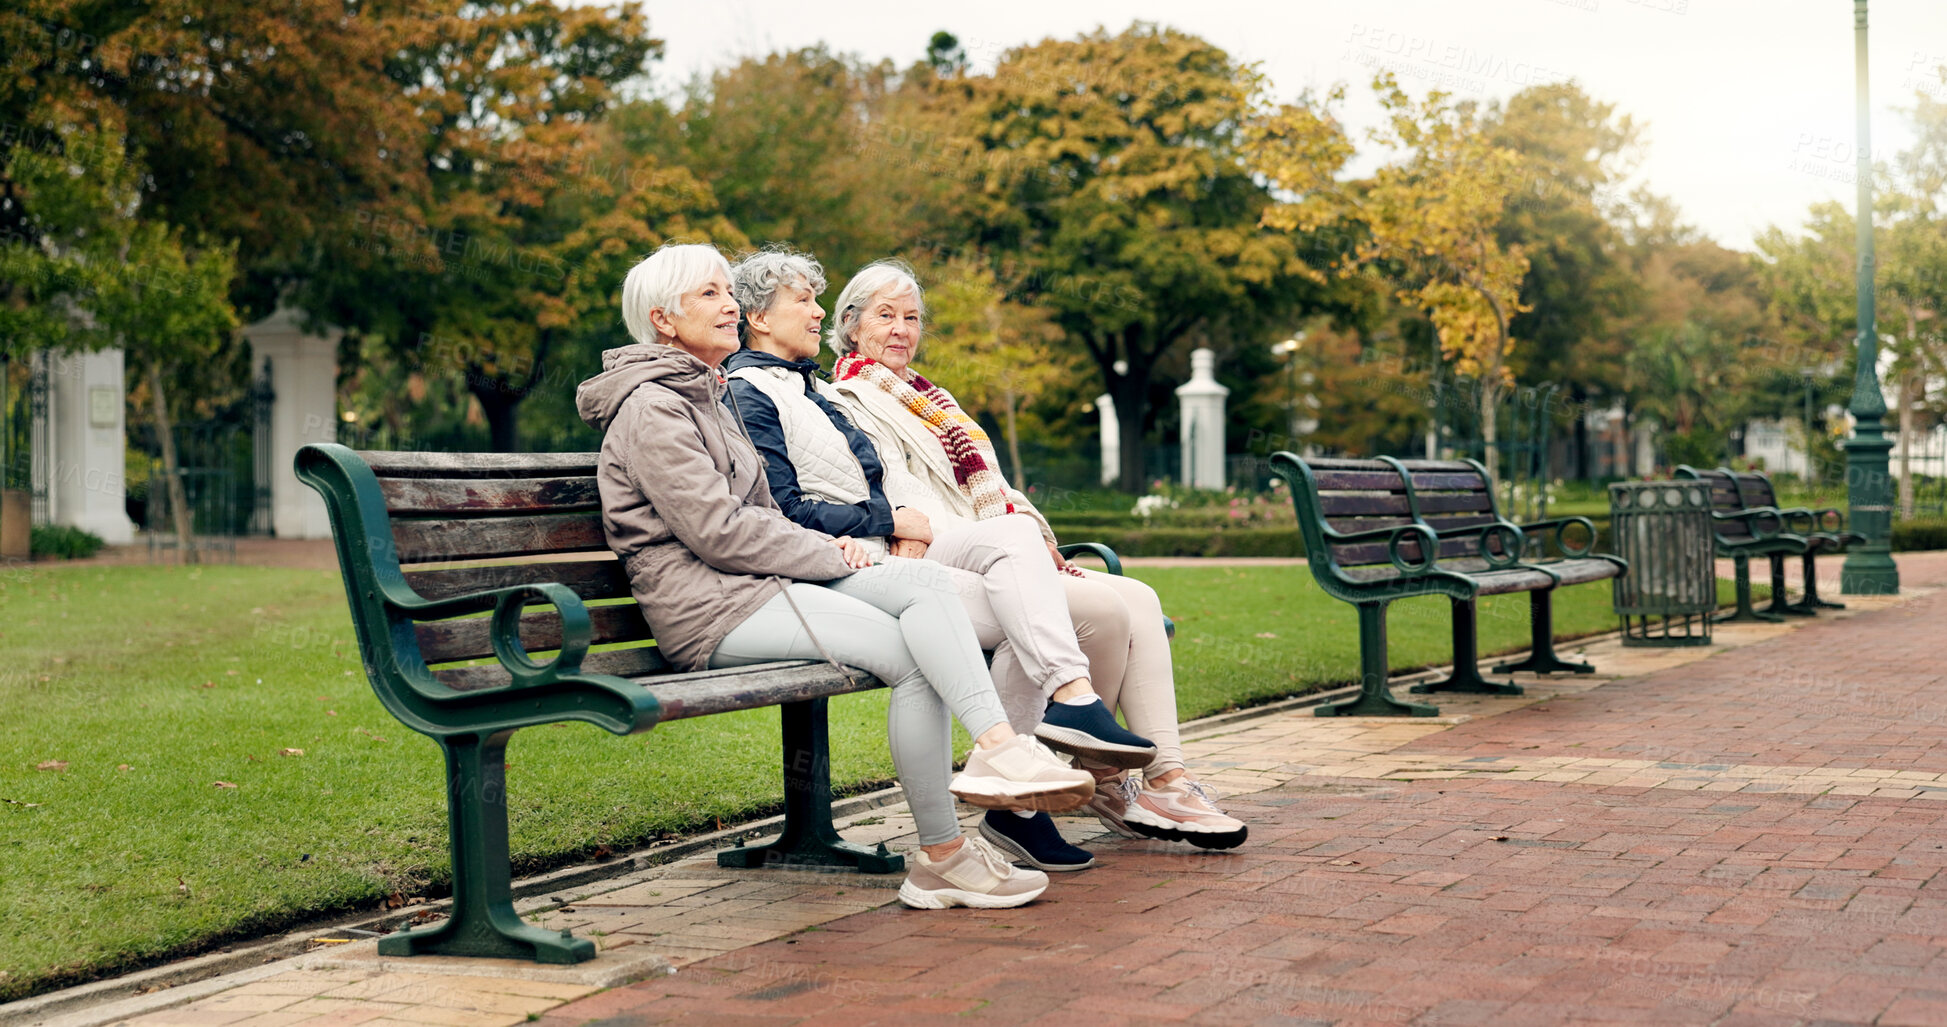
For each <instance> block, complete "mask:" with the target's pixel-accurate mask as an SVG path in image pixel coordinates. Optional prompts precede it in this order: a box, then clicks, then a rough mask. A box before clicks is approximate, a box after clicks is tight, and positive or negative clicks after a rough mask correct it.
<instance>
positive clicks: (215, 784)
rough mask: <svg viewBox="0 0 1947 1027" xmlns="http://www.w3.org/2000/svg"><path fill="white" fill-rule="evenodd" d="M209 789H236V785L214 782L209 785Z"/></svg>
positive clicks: (226, 782)
mask: <svg viewBox="0 0 1947 1027" xmlns="http://www.w3.org/2000/svg"><path fill="white" fill-rule="evenodd" d="M210 787H211V788H235V787H236V785H234V784H231V783H230V782H228V781H217V782H214V783H212V784H211V785H210Z"/></svg>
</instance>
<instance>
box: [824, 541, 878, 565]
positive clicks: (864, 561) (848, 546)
mask: <svg viewBox="0 0 1947 1027" xmlns="http://www.w3.org/2000/svg"><path fill="white" fill-rule="evenodd" d="M832 545H835V546H837V547H838V549H839V551H840V552H842V553H844V554H845V564H846V566H848V567H851V568H852V569H853V570H858V569H861V568H864V567H870V566H872V554H871V553H868V552H866V551H865V546H863V545H861V544H860V543H859V540H858V539H855V538H853V537H852V536H850V535H840V536H839V537H837V538H835V539H832Z"/></svg>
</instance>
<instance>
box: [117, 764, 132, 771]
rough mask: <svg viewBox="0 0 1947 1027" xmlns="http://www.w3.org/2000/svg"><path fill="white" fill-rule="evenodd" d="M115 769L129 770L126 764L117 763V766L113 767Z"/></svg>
mask: <svg viewBox="0 0 1947 1027" xmlns="http://www.w3.org/2000/svg"><path fill="white" fill-rule="evenodd" d="M115 769H116V770H127V769H129V765H128V764H126V763H117V764H116V765H115Z"/></svg>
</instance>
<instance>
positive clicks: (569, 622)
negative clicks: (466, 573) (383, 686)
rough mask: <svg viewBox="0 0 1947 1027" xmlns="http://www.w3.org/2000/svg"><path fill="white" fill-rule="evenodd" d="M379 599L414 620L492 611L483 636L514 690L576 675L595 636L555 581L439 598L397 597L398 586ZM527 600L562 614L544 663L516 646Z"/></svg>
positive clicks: (584, 612) (582, 607)
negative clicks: (556, 643) (557, 642)
mask: <svg viewBox="0 0 1947 1027" xmlns="http://www.w3.org/2000/svg"><path fill="white" fill-rule="evenodd" d="M408 591H410V590H408ZM384 597H385V605H386V608H387V610H388V611H389V612H393V613H397V614H400V615H403V616H405V617H410V618H411V619H413V620H416V621H419V620H444V619H446V618H448V617H457V616H460V615H461V614H467V613H480V612H482V611H485V610H492V611H493V624H492V625H491V626H490V628H489V630H488V634H487V638H488V641H489V642H491V643H492V644H493V649H494V657H495V658H496V659H498V660H500V665H501V666H502V667H504V668H506V670H507V673H508V674H509V675H511V676H512V677H513V679H514V681H513V684H512V686H511V687H513V688H527V687H530V686H533V685H546V684H553V683H555V682H557V681H559V680H561V679H563V678H564V677H565V676H568V675H573V674H577V673H579V672H580V670H581V660H582V657H584V656H586V655H588V644H589V640H590V639H592V638H593V637H594V634H595V632H594V628H593V626H592V624H591V623H590V621H589V619H588V606H587V604H585V603H583V602H582V601H581V597H580V596H578V595H576V594H575V593H574V592H573V590H571V589H569V588H568V586H566V585H561V584H556V583H554V582H545V583H541V584H534V585H513V586H510V587H507V588H496V589H491V590H488V591H486V592H475V593H473V594H471V595H463V596H453V597H452V598H449V599H439V600H429V599H422V598H420V597H419V596H418V594H416V593H413V594H410V595H400V594H399V592H398V590H395V589H385V590H384ZM530 603H548V604H552V605H553V606H554V608H555V612H556V613H558V614H560V616H561V648H560V650H559V651H558V652H557V653H556V654H555V657H554V659H552V660H549V661H548V662H547V663H536V662H534V659H533V658H532V657H530V656H528V655H527V648H526V647H525V646H523V645H522V644H521V614H522V613H523V612H525V611H526V608H527V606H528V604H530ZM429 698H431V697H430V696H429Z"/></svg>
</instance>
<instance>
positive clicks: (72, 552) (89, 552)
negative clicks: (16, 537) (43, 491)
mask: <svg viewBox="0 0 1947 1027" xmlns="http://www.w3.org/2000/svg"><path fill="white" fill-rule="evenodd" d="M104 545H107V543H105V542H103V541H102V540H101V536H100V535H97V534H95V533H94V532H92V531H83V530H81V529H80V528H76V527H71V526H69V525H66V524H37V525H35V526H34V529H33V531H32V532H31V533H29V535H28V540H27V546H28V551H29V552H31V553H32V554H33V555H34V556H37V557H57V558H59V559H63V560H86V559H87V558H89V557H91V556H93V555H95V554H96V553H99V552H101V547H102V546H104Z"/></svg>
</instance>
